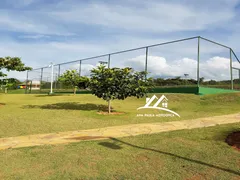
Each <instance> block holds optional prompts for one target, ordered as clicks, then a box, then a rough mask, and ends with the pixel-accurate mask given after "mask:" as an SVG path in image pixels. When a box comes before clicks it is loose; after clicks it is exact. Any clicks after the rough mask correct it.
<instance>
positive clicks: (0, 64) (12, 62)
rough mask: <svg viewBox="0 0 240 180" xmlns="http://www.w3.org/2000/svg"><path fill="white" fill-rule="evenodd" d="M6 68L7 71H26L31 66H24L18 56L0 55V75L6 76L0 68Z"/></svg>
mask: <svg viewBox="0 0 240 180" xmlns="http://www.w3.org/2000/svg"><path fill="white" fill-rule="evenodd" d="M2 69H6V70H7V71H26V70H31V69H32V68H31V67H27V66H25V64H23V63H22V61H21V58H19V57H9V56H8V57H0V77H4V76H7V74H4V73H3V72H2V71H1V70H2Z"/></svg>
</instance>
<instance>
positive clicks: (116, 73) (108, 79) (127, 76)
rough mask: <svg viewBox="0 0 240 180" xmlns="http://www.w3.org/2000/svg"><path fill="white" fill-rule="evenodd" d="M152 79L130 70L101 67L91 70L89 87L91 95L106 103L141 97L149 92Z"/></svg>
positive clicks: (143, 73)
mask: <svg viewBox="0 0 240 180" xmlns="http://www.w3.org/2000/svg"><path fill="white" fill-rule="evenodd" d="M151 85H152V79H151V78H148V79H147V78H146V72H145V71H142V72H134V70H133V69H132V68H128V67H127V68H122V69H121V68H106V67H105V66H103V65H101V66H98V67H97V68H95V69H92V70H91V78H90V83H89V87H90V89H91V91H92V94H94V95H95V96H97V97H98V98H102V99H104V100H106V101H107V102H108V111H109V113H110V110H111V109H110V101H111V100H114V99H120V100H124V99H126V98H127V97H131V96H135V97H137V98H140V97H143V96H145V95H146V94H147V92H148V91H149V88H150V87H151Z"/></svg>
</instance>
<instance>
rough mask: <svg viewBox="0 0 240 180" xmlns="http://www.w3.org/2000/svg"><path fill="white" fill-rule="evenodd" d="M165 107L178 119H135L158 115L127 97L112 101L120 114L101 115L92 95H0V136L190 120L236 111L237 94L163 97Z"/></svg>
mask: <svg viewBox="0 0 240 180" xmlns="http://www.w3.org/2000/svg"><path fill="white" fill-rule="evenodd" d="M165 95H166V96H167V98H168V99H169V107H168V108H170V109H171V110H174V111H176V112H177V113H178V114H179V115H180V116H181V118H178V117H161V118H160V117H137V114H138V113H152V112H155V113H159V111H158V110H147V111H146V110H139V111H137V110H136V109H137V108H138V107H140V106H143V105H144V104H145V98H142V99H137V98H128V99H127V100H125V101H120V100H116V101H113V102H112V107H113V108H114V110H115V111H118V112H124V113H125V114H121V115H101V114H97V112H98V111H99V110H103V109H106V105H107V103H106V102H105V101H103V100H101V99H98V98H96V97H95V96H93V95H83V94H81V95H75V96H74V95H56V96H47V95H30V94H27V95H25V94H0V103H4V104H5V105H3V106H0V125H1V126H0V137H10V136H20V135H28V134H38V133H50V132H60V131H71V130H80V129H91V128H100V127H107V126H116V125H124V124H134V123H147V122H164V121H178V120H186V119H194V118H199V117H208V116H214V115H222V114H230V113H236V112H240V93H230V94H218V95H205V96H198V95H192V94H165Z"/></svg>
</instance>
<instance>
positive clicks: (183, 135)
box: [0, 123, 240, 180]
mask: <svg viewBox="0 0 240 180" xmlns="http://www.w3.org/2000/svg"><path fill="white" fill-rule="evenodd" d="M239 125H240V124H239V123H237V124H231V125H230V124H229V125H222V126H215V127H209V128H202V129H193V130H181V131H173V132H167V133H159V134H153V135H141V136H136V137H127V138H121V139H112V140H102V141H86V142H79V143H72V144H68V145H55V146H42V147H32V148H19V149H11V150H5V151H0V159H1V161H0V166H1V168H0V179H32V180H35V179H36V180H38V179H58V180H62V179H86V180H87V179H143V180H145V179H149V180H152V179H154V180H155V179H176V180H185V179H233V180H234V179H239V176H240V164H239V162H240V156H239V152H238V151H237V150H235V149H233V148H232V147H230V146H228V145H227V144H226V143H225V142H224V140H225V138H226V136H227V135H228V134H229V133H230V132H232V131H236V130H239V129H240V128H239Z"/></svg>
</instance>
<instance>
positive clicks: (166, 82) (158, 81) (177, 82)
mask: <svg viewBox="0 0 240 180" xmlns="http://www.w3.org/2000/svg"><path fill="white" fill-rule="evenodd" d="M153 82H154V85H155V86H181V85H182V86H183V85H189V86H191V85H197V80H195V79H181V77H176V78H168V79H163V78H155V79H153ZM233 83H234V84H240V79H234V80H233ZM229 84H231V80H223V81H216V80H208V81H205V80H204V78H203V77H201V78H200V85H229Z"/></svg>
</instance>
